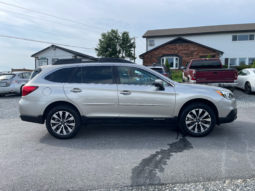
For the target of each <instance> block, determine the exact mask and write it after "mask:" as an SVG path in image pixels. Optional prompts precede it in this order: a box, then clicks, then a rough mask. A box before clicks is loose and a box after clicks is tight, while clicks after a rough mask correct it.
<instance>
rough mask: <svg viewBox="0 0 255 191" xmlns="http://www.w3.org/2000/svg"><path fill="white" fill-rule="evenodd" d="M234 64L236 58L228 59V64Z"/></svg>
mask: <svg viewBox="0 0 255 191" xmlns="http://www.w3.org/2000/svg"><path fill="white" fill-rule="evenodd" d="M235 65H236V58H230V59H229V66H235Z"/></svg>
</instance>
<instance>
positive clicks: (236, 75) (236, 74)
mask: <svg viewBox="0 0 255 191" xmlns="http://www.w3.org/2000/svg"><path fill="white" fill-rule="evenodd" d="M237 77H238V72H237V70H236V73H235V80H237Z"/></svg>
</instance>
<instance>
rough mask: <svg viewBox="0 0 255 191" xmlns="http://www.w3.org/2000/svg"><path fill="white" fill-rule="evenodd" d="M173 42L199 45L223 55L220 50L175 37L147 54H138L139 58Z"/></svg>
mask: <svg viewBox="0 0 255 191" xmlns="http://www.w3.org/2000/svg"><path fill="white" fill-rule="evenodd" d="M175 41H176V42H178V43H184V42H187V43H193V44H197V45H199V46H202V47H205V48H208V49H210V50H214V51H216V52H218V53H219V54H223V53H224V52H223V51H221V50H217V49H215V48H212V47H209V46H205V45H203V44H200V43H197V42H194V41H192V40H188V39H186V38H183V37H177V38H174V39H172V40H170V41H168V42H166V43H164V44H161V45H159V46H157V47H155V48H153V49H150V50H149V51H147V52H145V53H143V54H140V55H139V58H141V59H143V56H144V55H145V54H147V53H149V52H151V51H153V50H155V49H157V48H160V47H162V46H165V45H167V44H173V43H174V42H175Z"/></svg>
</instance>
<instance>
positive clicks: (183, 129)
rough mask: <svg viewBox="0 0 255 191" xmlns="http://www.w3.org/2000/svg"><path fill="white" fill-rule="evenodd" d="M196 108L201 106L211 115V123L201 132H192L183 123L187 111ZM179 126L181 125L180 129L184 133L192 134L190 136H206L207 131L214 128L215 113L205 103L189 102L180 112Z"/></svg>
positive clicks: (209, 131)
mask: <svg viewBox="0 0 255 191" xmlns="http://www.w3.org/2000/svg"><path fill="white" fill-rule="evenodd" d="M198 108H201V109H204V110H206V111H207V112H208V113H209V114H210V116H211V125H210V127H209V128H208V129H207V130H206V131H205V132H203V133H193V132H192V131H190V130H189V129H188V128H187V126H186V123H185V120H186V116H187V115H188V113H189V112H190V111H191V110H193V109H198ZM179 123H180V126H181V129H182V131H184V132H185V133H186V134H188V135H190V136H192V137H203V136H206V135H208V134H209V133H211V132H212V130H213V129H214V127H215V124H216V115H215V113H214V111H213V110H212V109H211V108H210V107H209V106H208V105H206V104H204V103H191V104H189V105H187V106H186V107H185V108H184V109H183V110H182V111H181V114H180V121H179Z"/></svg>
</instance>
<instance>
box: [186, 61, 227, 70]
mask: <svg viewBox="0 0 255 191" xmlns="http://www.w3.org/2000/svg"><path fill="white" fill-rule="evenodd" d="M202 68H203V69H205V68H222V67H221V63H220V61H219V60H194V61H192V63H191V66H190V69H202Z"/></svg>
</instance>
